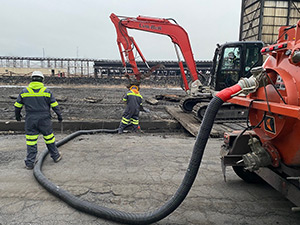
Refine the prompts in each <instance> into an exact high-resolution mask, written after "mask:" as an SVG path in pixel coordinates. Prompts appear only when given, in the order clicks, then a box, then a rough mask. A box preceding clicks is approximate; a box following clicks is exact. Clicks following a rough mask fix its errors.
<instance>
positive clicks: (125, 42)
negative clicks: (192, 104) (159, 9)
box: [110, 13, 202, 94]
mask: <svg viewBox="0 0 300 225" xmlns="http://www.w3.org/2000/svg"><path fill="white" fill-rule="evenodd" d="M120 18H121V17H119V16H116V15H115V14H113V13H112V14H111V15H110V19H111V21H112V22H113V24H114V25H115V28H116V32H117V44H118V47H119V51H120V55H121V59H122V63H123V66H124V67H125V68H126V61H125V59H126V60H127V61H128V62H129V63H130V65H131V67H132V70H133V73H134V75H135V76H136V78H137V79H138V80H139V79H140V77H141V73H140V71H139V70H138V67H137V64H136V61H135V57H134V53H133V49H134V48H136V50H137V52H138V53H139V55H140V57H141V58H142V60H143V62H145V63H146V65H147V66H148V64H147V62H146V60H145V57H144V56H143V54H142V53H141V51H140V49H139V47H138V46H137V44H136V42H135V41H134V39H133V37H130V36H129V35H128V32H127V28H129V29H136V30H142V31H147V32H152V33H157V34H162V35H167V36H169V37H170V38H171V40H172V42H173V43H174V46H175V50H176V54H177V58H178V63H179V67H180V71H181V75H182V79H183V83H184V87H185V91H187V92H189V93H191V92H193V91H192V90H194V91H196V92H197V90H198V89H199V87H201V86H202V84H201V82H200V81H199V79H198V73H197V70H196V63H195V60H194V56H193V53H192V49H191V45H190V41H189V38H188V34H187V32H186V31H185V30H184V29H183V28H182V27H181V26H179V25H178V24H177V23H176V22H175V23H172V22H170V19H163V18H152V17H144V16H138V17H137V18H133V17H122V18H121V19H120ZM177 46H179V48H180V50H181V53H182V55H183V57H184V60H185V62H186V64H187V66H188V69H189V71H190V74H191V77H192V81H193V82H192V85H191V86H192V87H189V85H188V82H187V78H186V74H185V72H184V68H183V62H182V61H181V60H180V57H179V53H178V50H177ZM148 68H149V66H148ZM191 94H192V93H191Z"/></svg>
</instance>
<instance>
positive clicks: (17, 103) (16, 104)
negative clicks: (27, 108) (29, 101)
mask: <svg viewBox="0 0 300 225" xmlns="http://www.w3.org/2000/svg"><path fill="white" fill-rule="evenodd" d="M14 106H16V107H18V108H22V107H23V104H21V103H19V102H15V104H14Z"/></svg>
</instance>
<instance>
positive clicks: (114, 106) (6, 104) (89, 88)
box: [0, 80, 185, 121]
mask: <svg viewBox="0 0 300 225" xmlns="http://www.w3.org/2000/svg"><path fill="white" fill-rule="evenodd" d="M0 81H1V80H0ZM19 81H20V80H14V82H10V85H7V84H5V83H2V84H3V85H2V86H1V88H0V96H1V99H0V120H14V106H13V104H14V102H15V100H16V97H17V95H18V94H19V93H20V91H21V90H22V88H23V87H25V85H27V84H26V83H24V82H23V83H22V82H19ZM2 82H3V81H2ZM82 83H83V84H80V85H79V84H78V83H75V84H67V85H66V84H65V85H64V84H61V83H60V84H58V85H57V84H55V80H54V82H53V81H51V82H50V81H48V82H46V83H45V86H47V87H49V88H50V90H51V91H52V92H53V94H54V96H55V97H56V99H57V101H58V103H59V105H60V108H61V110H62V115H63V118H64V120H71V121H80V120H86V121H88V120H91V121H93V120H99V119H101V120H120V118H121V116H122V113H123V110H124V104H123V102H122V98H123V96H124V94H126V92H127V91H128V89H127V88H126V87H125V83H123V84H118V83H119V82H115V84H114V83H113V84H112V85H107V82H104V84H101V83H100V84H98V85H91V84H90V81H89V82H86V81H85V80H84V81H82ZM0 85H1V83H0ZM141 94H142V96H143V97H144V103H143V105H144V107H146V108H148V109H149V110H150V113H145V112H141V114H140V119H141V121H152V120H162V119H172V118H171V116H170V115H169V114H168V113H166V111H165V106H166V105H178V102H174V101H169V100H164V99H160V100H159V102H158V104H156V105H151V104H148V103H147V99H153V98H157V97H161V95H177V96H185V92H184V91H183V90H182V89H181V88H179V87H175V86H170V85H168V87H166V86H163V87H162V86H158V85H153V86H149V85H144V86H143V85H141ZM22 113H23V114H24V113H25V110H23V112H22ZM53 117H54V118H56V115H55V114H53Z"/></svg>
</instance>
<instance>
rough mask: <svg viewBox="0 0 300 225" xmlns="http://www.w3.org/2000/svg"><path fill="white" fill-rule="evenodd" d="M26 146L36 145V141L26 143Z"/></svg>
mask: <svg viewBox="0 0 300 225" xmlns="http://www.w3.org/2000/svg"><path fill="white" fill-rule="evenodd" d="M26 144H27V145H36V144H37V140H36V141H26Z"/></svg>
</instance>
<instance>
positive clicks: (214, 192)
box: [0, 133, 300, 225]
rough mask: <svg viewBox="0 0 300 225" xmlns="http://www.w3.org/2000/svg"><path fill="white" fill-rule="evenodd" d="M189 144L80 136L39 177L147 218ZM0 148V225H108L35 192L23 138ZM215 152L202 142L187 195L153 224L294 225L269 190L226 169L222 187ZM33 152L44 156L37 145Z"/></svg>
mask: <svg viewBox="0 0 300 225" xmlns="http://www.w3.org/2000/svg"><path fill="white" fill-rule="evenodd" d="M63 137H64V135H59V134H58V135H56V138H57V140H59V139H61V138H63ZM194 141H195V138H194V137H189V136H186V135H183V134H175V135H174V134H168V135H166V134H149V133H146V134H122V135H117V134H96V135H85V136H80V137H77V138H76V139H74V140H73V141H72V142H69V143H67V144H65V145H64V146H62V147H61V148H60V151H61V152H62V154H63V159H62V160H61V161H60V162H59V163H57V164H55V163H54V162H53V161H52V160H51V159H50V157H49V156H48V157H47V159H46V161H45V163H44V166H43V171H44V174H45V175H46V176H47V177H48V178H49V179H50V180H51V181H53V182H54V183H56V184H57V185H59V186H60V187H62V188H64V189H66V190H67V191H69V192H71V193H73V194H74V195H76V196H78V197H80V198H82V199H85V200H89V201H91V202H94V203H97V204H100V205H103V206H106V207H112V208H115V209H119V210H122V211H127V212H145V211H150V210H151V211H152V210H153V209H156V208H158V207H160V206H161V205H162V204H163V203H164V202H165V201H166V200H167V199H169V198H170V197H171V196H172V195H173V193H175V191H176V190H177V188H178V186H179V184H180V183H181V180H182V178H183V176H184V173H185V171H186V168H187V164H188V162H189V159H190V156H191V152H192V148H193V145H194ZM0 142H1V148H0V162H1V163H0V170H1V173H0V180H1V182H0V202H1V204H0V224H22V225H25V224H26V225H28V224H35V225H36V224H38V225H48V224H49V225H50V224H60V225H69V224H83V225H93V224H104V225H108V224H116V223H113V222H110V221H105V220H103V219H101V218H96V217H94V216H91V215H87V214H85V213H81V212H78V211H76V210H75V209H73V208H71V207H70V206H68V205H67V204H65V203H64V202H62V201H61V200H59V199H58V198H56V197H54V196H52V195H51V194H49V193H48V192H47V191H46V190H45V189H44V188H42V187H41V186H40V185H39V184H38V183H37V182H36V181H35V179H34V177H33V174H32V171H28V170H25V169H24V162H23V159H24V157H25V152H26V151H25V137H24V135H1V136H0ZM221 144H222V139H218V138H214V139H210V140H209V142H208V145H207V149H206V151H205V154H204V157H203V162H202V165H201V168H200V171H199V174H198V177H197V179H196V181H195V183H194V185H193V187H192V190H191V191H190V193H189V194H188V196H187V198H186V199H185V201H184V202H183V203H182V205H181V206H180V207H179V208H178V209H177V210H176V211H175V212H173V213H172V214H171V215H170V216H168V217H167V218H165V219H163V220H162V221H160V222H158V223H157V224H161V225H162V224H177V225H186V224H195V225H196V224H230V225H232V224H291V225H294V224H295V225H296V224H299V221H300V214H299V213H295V212H292V211H291V210H290V209H291V207H292V206H293V205H292V204H291V203H290V202H289V201H288V200H286V199H285V198H283V197H282V196H281V195H280V194H279V193H278V192H277V191H275V190H274V189H272V188H271V187H270V186H268V185H249V184H247V183H245V182H243V181H242V180H240V179H239V178H238V177H237V176H236V175H235V174H234V172H233V171H232V170H231V168H227V182H226V183H225V182H224V181H223V176H222V172H221V166H220V157H219V150H220V146H221ZM38 148H39V149H40V150H43V149H44V148H45V144H44V143H43V140H42V137H40V138H39V141H38Z"/></svg>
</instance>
